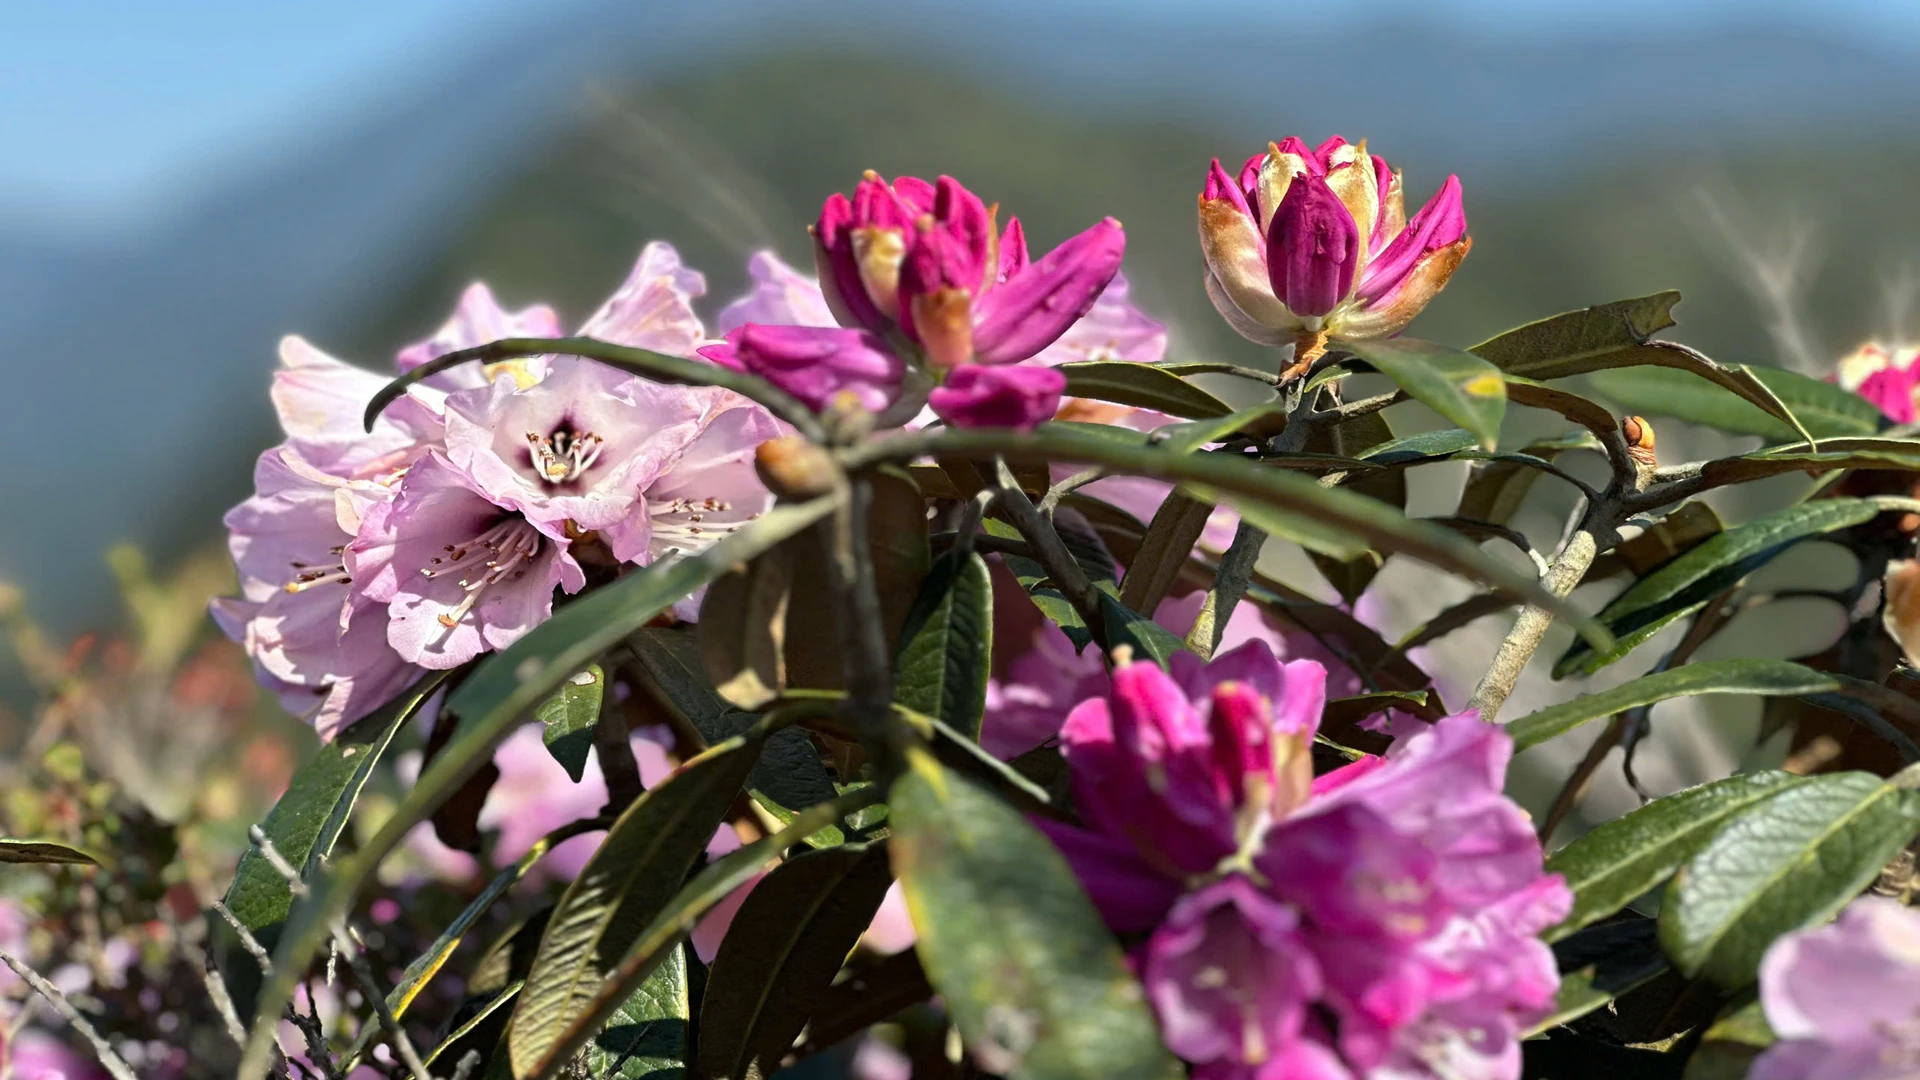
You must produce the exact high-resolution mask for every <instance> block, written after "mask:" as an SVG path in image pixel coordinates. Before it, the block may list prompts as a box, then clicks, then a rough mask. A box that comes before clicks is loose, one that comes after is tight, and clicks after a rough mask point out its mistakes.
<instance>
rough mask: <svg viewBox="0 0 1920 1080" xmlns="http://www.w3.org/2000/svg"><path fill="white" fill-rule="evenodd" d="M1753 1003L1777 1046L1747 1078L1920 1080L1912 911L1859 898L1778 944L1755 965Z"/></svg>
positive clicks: (1916, 924) (1919, 922)
mask: <svg viewBox="0 0 1920 1080" xmlns="http://www.w3.org/2000/svg"><path fill="white" fill-rule="evenodd" d="M1760 1004H1761V1007H1762V1008H1763V1009H1764V1010H1765V1012H1766V1017H1767V1026H1768V1027H1770V1028H1772V1029H1773V1033H1774V1036H1775V1037H1776V1038H1777V1039H1778V1040H1779V1041H1778V1042H1776V1043H1775V1044H1774V1045H1773V1046H1771V1047H1770V1048H1768V1049H1767V1051H1766V1053H1764V1054H1762V1055H1761V1056H1760V1058H1759V1060H1757V1061H1755V1062H1754V1063H1753V1069H1752V1070H1751V1071H1750V1072H1748V1073H1747V1080H1904V1078H1906V1077H1912V1076H1915V1075H1920V911H1915V910H1914V909H1912V908H1909V907H1907V906H1906V905H1904V904H1901V903H1900V902H1898V901H1896V900H1889V899H1886V898H1883V897H1878V896H1869V897H1863V898H1862V899H1859V900H1856V901H1854V902H1853V903H1852V904H1850V905H1848V907H1847V909H1846V910H1845V911H1843V912H1841V913H1840V918H1839V919H1838V920H1836V921H1835V922H1833V923H1831V924H1829V925H1827V926H1822V927H1818V928H1816V929H1811V930H1802V931H1800V932H1798V933H1793V934H1788V935H1786V936H1784V937H1782V938H1780V939H1779V940H1777V941H1775V942H1774V943H1773V945H1772V946H1771V947H1770V948H1768V949H1767V955H1766V957H1765V958H1764V959H1763V960H1762V961H1761V963H1760Z"/></svg>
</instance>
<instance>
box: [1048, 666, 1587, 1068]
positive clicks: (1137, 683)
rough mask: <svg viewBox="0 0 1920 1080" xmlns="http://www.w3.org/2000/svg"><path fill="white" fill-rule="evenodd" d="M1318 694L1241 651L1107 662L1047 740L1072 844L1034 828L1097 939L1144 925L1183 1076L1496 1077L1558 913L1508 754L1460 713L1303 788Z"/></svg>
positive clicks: (1498, 736)
mask: <svg viewBox="0 0 1920 1080" xmlns="http://www.w3.org/2000/svg"><path fill="white" fill-rule="evenodd" d="M1325 697H1326V689H1325V674H1324V671H1323V669H1321V667H1320V665H1318V664H1316V663H1313V662H1311V661H1295V662H1293V663H1288V664H1282V663H1280V662H1279V661H1278V660H1277V659H1275V658H1274V656H1273V654H1272V652H1271V651H1270V650H1269V649H1268V648H1267V647H1266V646H1265V645H1264V644H1261V643H1259V642H1253V643H1249V644H1247V645H1243V646H1241V647H1240V648H1237V649H1234V650H1231V651H1229V652H1226V653H1224V654H1222V655H1221V656H1219V657H1218V658H1216V659H1215V660H1214V661H1212V662H1211V663H1202V662H1201V661H1199V660H1198V659H1197V658H1195V657H1192V656H1190V655H1187V654H1180V655H1178V656H1176V657H1175V658H1174V662H1173V665H1172V669H1171V671H1170V672H1169V671H1162V670H1161V669H1160V668H1159V667H1157V666H1155V665H1153V664H1150V663H1124V664H1120V665H1118V666H1116V667H1115V669H1114V672H1113V676H1112V689H1111V690H1110V691H1109V693H1108V694H1107V695H1106V696H1105V697H1094V698H1090V699H1088V700H1086V701H1083V702H1081V703H1080V704H1079V705H1077V706H1076V707H1075V708H1074V710H1073V712H1072V714H1071V715H1070V716H1069V717H1068V719H1067V722H1066V724H1065V726H1064V727H1063V728H1062V730H1061V742H1062V744H1063V748H1062V749H1063V753H1064V754H1065V755H1066V757H1067V762H1068V765H1069V766H1070V768H1071V769H1072V780H1073V787H1074V801H1075V805H1076V807H1077V808H1078V809H1079V811H1080V815H1081V819H1082V820H1083V821H1084V822H1085V827H1084V828H1082V827H1076V826H1070V825H1065V824H1061V823H1057V822H1051V821H1044V822H1041V823H1040V824H1041V827H1042V828H1043V830H1044V831H1045V832H1047V834H1048V835H1049V836H1051V837H1052V838H1053V839H1054V842H1055V843H1056V844H1057V845H1058V846H1059V847H1060V849H1061V851H1062V853H1063V854H1064V855H1065V856H1066V857H1067V861H1068V862H1069V864H1070V865H1072V866H1073V867H1074V869H1075V871H1076V872H1077V873H1078V874H1079V876H1080V878H1081V881H1082V882H1083V883H1084V884H1085V885H1086V887H1087V891H1088V893H1089V895H1090V896H1091V897H1092V898H1093V900H1094V903H1095V906H1096V907H1098V908H1099V909H1100V911H1101V912H1102V914H1103V915H1104V916H1105V917H1106V919H1107V921H1108V922H1109V924H1110V925H1112V926H1113V927H1114V929H1116V930H1119V931H1122V932H1134V933H1140V932H1150V936H1149V938H1148V940H1147V944H1146V945H1145V947H1144V952H1143V954H1142V956H1143V960H1142V967H1141V975H1142V979H1143V981H1144V983H1145V985H1146V989H1147V994H1148V997H1149V999H1150V1000H1151V1001H1152V1002H1153V1004H1154V1007H1155V1009H1156V1012H1157V1013H1158V1015H1159V1017H1160V1022H1161V1028H1162V1033H1163V1035H1164V1036H1165V1038H1166V1040H1167V1043H1168V1046H1169V1047H1171V1048H1172V1049H1173V1050H1174V1051H1175V1052H1176V1053H1179V1054H1180V1055H1181V1056H1183V1057H1185V1058H1187V1059H1188V1060H1189V1061H1192V1062H1193V1063H1194V1064H1195V1065H1196V1066H1197V1068H1196V1075H1198V1074H1199V1073H1201V1072H1204V1073H1205V1074H1206V1075H1207V1076H1209V1077H1229V1076H1231V1077H1248V1078H1252V1077H1255V1076H1274V1075H1287V1076H1293V1075H1304V1076H1325V1077H1350V1076H1351V1077H1358V1076H1383V1077H1384V1076H1393V1077H1408V1078H1414V1077H1432V1078H1435V1080H1442V1078H1445V1080H1452V1078H1455V1077H1475V1078H1480V1077H1484V1078H1488V1080H1494V1078H1505V1080H1511V1078H1513V1077H1517V1076H1518V1075H1519V1069H1520V1051H1519V1043H1518V1035H1519V1033H1520V1032H1521V1031H1522V1030H1523V1029H1524V1028H1525V1027H1526V1025H1527V1024H1529V1023H1531V1022H1533V1021H1534V1020H1536V1019H1538V1017H1540V1016H1541V1015H1544V1013H1545V1012H1546V1010H1547V1009H1548V1008H1550V1007H1551V1004H1552V1002H1553V997H1554V993H1555V991H1556V989H1557V987H1558V973H1557V971H1556V969H1555V966H1554V961H1553V955H1552V953H1551V951H1549V950H1548V949H1547V947H1546V946H1545V945H1544V944H1542V943H1541V942H1540V941H1539V940H1538V938H1537V935H1538V933H1539V932H1540V931H1541V930H1543V929H1545V928H1546V927H1548V926H1551V925H1553V924H1554V923H1555V922H1557V921H1558V920H1559V919H1560V918H1561V917H1562V916H1564V915H1565V913H1566V911H1567V909H1568V906H1569V905H1570V904H1571V902H1572V895H1571V894H1570V893H1569V892H1568V890H1567V889H1566V886H1565V884H1564V883H1563V882H1562V881H1561V880H1560V878H1558V877H1557V876H1548V875H1546V874H1544V873H1543V871H1542V868H1541V850H1540V845H1539V842H1538V841H1537V839H1535V837H1534V835H1533V832H1532V829H1531V828H1530V827H1529V823H1528V821H1527V817H1526V814H1525V813H1524V812H1523V811H1521V810H1520V808H1519V807H1518V806H1515V805H1514V804H1513V803H1512V802H1510V801H1509V800H1507V799H1506V797H1505V796H1504V795H1503V794H1502V785H1503V783H1504V781H1505V776H1506V766H1507V760H1508V758H1509V757H1510V755H1511V750H1512V744H1511V740H1509V739H1508V737H1507V736H1506V734H1505V733H1504V732H1502V731H1500V730H1499V729H1498V728H1497V727H1494V726H1491V725H1488V724H1483V723H1481V722H1480V721H1479V718H1478V717H1477V716H1475V715H1473V714H1462V715H1459V716H1453V717H1448V718H1446V719H1444V720H1442V721H1440V722H1439V723H1438V724H1435V725H1434V726H1433V727H1432V728H1431V729H1429V730H1427V731H1424V732H1421V733H1419V734H1416V735H1413V736H1411V737H1410V738H1408V739H1406V740H1404V741H1402V742H1401V743H1400V744H1398V745H1396V746H1395V748H1394V750H1393V751H1392V753H1390V755H1389V756H1388V757H1386V758H1384V759H1379V758H1374V759H1366V760H1363V761H1360V762H1356V763H1354V764H1353V765H1350V766H1347V767H1346V768H1343V769H1340V770H1337V771H1336V772H1333V773H1330V774H1328V775H1326V776H1322V777H1319V778H1317V779H1315V778H1314V777H1313V776H1312V773H1311V765H1310V760H1311V759H1310V755H1309V747H1310V745H1311V742H1312V739H1313V735H1314V732H1315V731H1316V730H1317V728H1318V726H1319V722H1320V710H1321V707H1322V705H1323V703H1324V702H1325ZM1323 1016H1325V1017H1329V1018H1331V1019H1332V1021H1334V1023H1333V1024H1332V1025H1331V1026H1329V1025H1328V1024H1327V1023H1325V1022H1323V1020H1322V1019H1321V1018H1322V1017H1323ZM1276 1070H1279V1071H1276Z"/></svg>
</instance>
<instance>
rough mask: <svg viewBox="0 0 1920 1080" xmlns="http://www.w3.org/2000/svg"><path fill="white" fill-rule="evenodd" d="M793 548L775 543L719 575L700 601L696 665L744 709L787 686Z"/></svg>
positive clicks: (766, 698)
mask: <svg viewBox="0 0 1920 1080" xmlns="http://www.w3.org/2000/svg"><path fill="white" fill-rule="evenodd" d="M793 562H794V559H793V552H792V551H791V550H790V549H789V547H788V546H781V547H776V548H774V549H773V550H772V551H769V552H767V553H766V554H764V555H762V556H760V557H759V558H757V559H755V560H753V561H752V562H750V563H748V564H746V565H745V566H742V567H737V568H735V569H733V570H730V571H728V572H727V573H725V574H722V575H720V580H718V581H715V582H714V583H713V584H712V585H709V586H707V595H706V598H705V599H703V600H702V601H701V602H700V625H699V627H698V628H697V634H698V638H699V641H700V664H701V666H702V667H703V668H705V669H706V672H707V677H708V678H709V679H711V680H712V681H713V685H714V688H715V689H716V690H717V691H718V692H719V694H720V696H721V697H722V698H724V699H725V700H727V701H728V702H730V703H732V704H734V705H736V706H739V707H740V708H742V709H758V708H760V707H761V706H763V705H765V704H766V703H767V702H769V701H772V700H773V699H774V698H776V697H778V696H779V695H780V691H782V690H785V689H786V687H787V665H786V655H785V654H786V649H785V639H786V625H787V609H788V606H789V604H790V602H791V598H792V596H793Z"/></svg>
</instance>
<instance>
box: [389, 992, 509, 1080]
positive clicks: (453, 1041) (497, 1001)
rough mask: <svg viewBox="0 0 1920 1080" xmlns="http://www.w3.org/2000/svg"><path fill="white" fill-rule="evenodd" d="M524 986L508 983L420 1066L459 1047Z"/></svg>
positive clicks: (443, 1040) (436, 1047)
mask: <svg viewBox="0 0 1920 1080" xmlns="http://www.w3.org/2000/svg"><path fill="white" fill-rule="evenodd" d="M525 985H526V983H524V982H512V983H508V984H507V986H506V988H505V989H503V990H501V991H499V992H498V993H496V994H494V995H493V998H492V1000H490V1001H488V1002H486V1004H484V1005H481V1006H479V1007H478V1008H477V1009H475V1010H474V1013H473V1015H472V1016H469V1017H468V1018H467V1019H466V1020H465V1021H464V1022H462V1023H461V1024H460V1026H459V1027H457V1028H454V1029H453V1030H452V1031H450V1032H448V1033H447V1037H446V1038H444V1039H441V1040H440V1044H439V1045H438V1046H435V1047H434V1048H433V1049H432V1050H429V1051H428V1052H427V1054H426V1056H425V1057H423V1058H421V1059H420V1063H421V1064H422V1065H429V1066H430V1065H432V1064H433V1063H434V1062H436V1061H439V1060H440V1058H441V1057H442V1056H444V1055H445V1054H446V1052H447V1051H449V1050H451V1049H453V1048H454V1047H455V1046H457V1045H459V1043H460V1040H462V1039H464V1038H466V1037H467V1036H469V1035H472V1034H473V1033H474V1032H475V1031H476V1030H478V1029H479V1027H480V1025H481V1024H484V1023H486V1022H487V1019H488V1018H489V1017H491V1016H492V1015H493V1014H494V1013H497V1012H499V1011H500V1009H501V1008H502V1007H503V1006H505V1005H506V1004H507V1003H508V1002H510V1001H512V1000H513V999H514V996H515V995H516V994H518V993H520V988H521V987H522V986H525ZM371 1038H372V1035H371V1033H370V1034H369V1035H368V1039H369V1041H371Z"/></svg>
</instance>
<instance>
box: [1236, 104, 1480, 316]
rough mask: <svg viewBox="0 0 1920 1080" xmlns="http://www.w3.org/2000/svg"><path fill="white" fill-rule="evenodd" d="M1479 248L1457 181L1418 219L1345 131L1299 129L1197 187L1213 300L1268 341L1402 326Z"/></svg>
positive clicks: (1377, 163)
mask: <svg viewBox="0 0 1920 1080" xmlns="http://www.w3.org/2000/svg"><path fill="white" fill-rule="evenodd" d="M1472 245H1473V241H1472V240H1470V239H1469V238H1468V237H1467V217H1466V212H1465V210H1464V209H1463V208H1462V206H1461V201H1460V180H1459V178H1458V177H1453V176H1449V177H1447V180H1446V182H1445V183H1444V184H1442V185H1441V186H1440V191H1439V193H1438V194H1436V195H1434V197H1433V198H1432V199H1431V200H1429V201H1428V203H1427V204H1426V205H1425V206H1423V207H1421V208H1420V210H1419V212H1418V213H1416V214H1414V215H1413V217H1412V218H1411V219H1409V218H1408V217H1407V213H1406V204H1405V197H1404V195H1403V193H1402V190H1401V178H1400V174H1399V173H1397V172H1394V171H1393V170H1392V169H1390V168H1388V167H1387V163H1386V161H1385V159H1383V158H1380V157H1377V156H1375V155H1372V154H1369V153H1368V152H1367V146H1366V143H1364V142H1361V143H1357V144H1356V143H1349V142H1347V141H1346V140H1345V139H1342V138H1340V137H1339V136H1337V135H1336V136H1334V137H1333V138H1331V139H1328V140H1327V141H1326V142H1324V143H1321V144H1320V146H1318V147H1317V148H1314V149H1308V148H1307V145H1306V144H1305V143H1304V142H1302V141H1300V139H1299V138H1297V137H1292V136H1290V137H1288V138H1287V139H1286V140H1285V141H1284V142H1280V143H1277V144H1270V145H1269V147H1268V150H1267V152H1266V153H1264V154H1255V155H1254V156H1253V157H1250V158H1248V159H1247V161H1246V163H1245V164H1244V165H1242V166H1241V167H1240V170H1239V172H1238V173H1237V174H1236V173H1229V172H1228V171H1227V170H1226V169H1225V168H1223V167H1222V166H1221V164H1220V161H1219V159H1217V158H1216V159H1215V160H1214V162H1213V168H1212V170H1211V171H1210V172H1209V173H1208V175H1207V183H1206V188H1205V190H1203V191H1202V192H1201V194H1200V249H1201V252H1202V254H1203V255H1204V256H1205V258H1206V262H1207V277H1206V286H1207V296H1208V297H1209V298H1211V299H1212V300H1213V304H1214V307H1216V308H1218V309H1219V311H1220V314H1221V315H1222V316H1223V317H1224V318H1225V319H1226V320H1227V322H1228V323H1230V324H1231V325H1232V326H1233V328H1234V329H1235V330H1237V331H1239V332H1240V334H1241V335H1242V336H1244V337H1247V338H1250V339H1251V340H1253V341H1257V342H1260V343H1261V344H1265V345H1286V344H1289V343H1294V344H1299V345H1305V346H1307V348H1308V349H1309V350H1313V351H1315V352H1316V354H1317V351H1318V349H1320V348H1323V347H1324V344H1325V341H1326V339H1327V337H1329V336H1337V337H1344V338H1349V339H1354V340H1360V339H1366V338H1382V337H1390V336H1392V335H1394V334H1397V333H1399V332H1400V331H1401V330H1402V329H1403V328H1405V327H1406V325H1407V323H1409V322H1411V321H1413V317H1414V316H1415V315H1418V314H1419V313H1420V311H1421V309H1422V308H1424V307H1426V306H1427V302H1428V301H1430V300H1432V299H1433V297H1434V296H1435V295H1436V294H1438V293H1439V291H1440V289H1441V288H1442V287H1443V286H1444V285H1446V283H1447V279H1448V278H1449V277H1451V276H1453V272H1454V270H1455V269H1456V268H1457V267H1459V265H1460V260H1462V259H1464V258H1466V256H1467V250H1468V249H1469V248H1470V247H1472Z"/></svg>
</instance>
